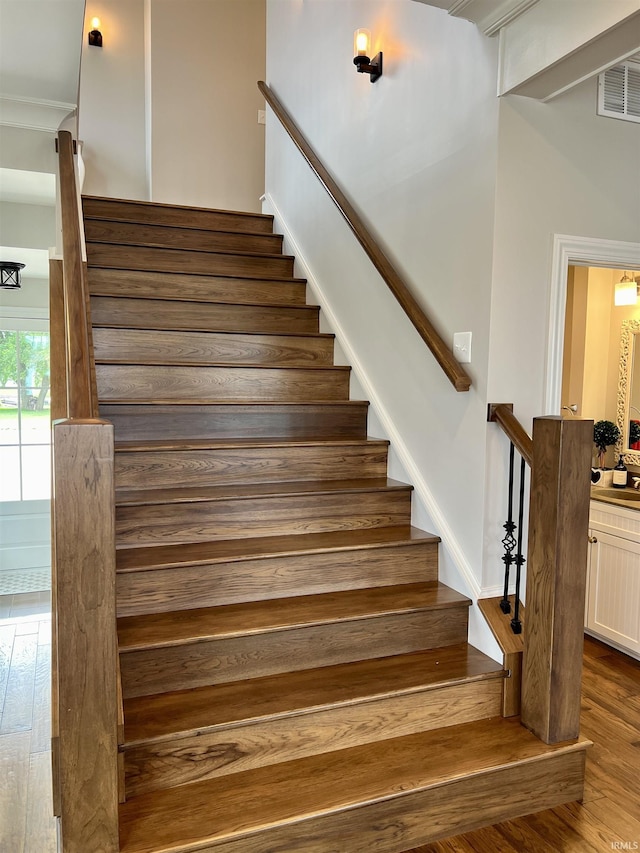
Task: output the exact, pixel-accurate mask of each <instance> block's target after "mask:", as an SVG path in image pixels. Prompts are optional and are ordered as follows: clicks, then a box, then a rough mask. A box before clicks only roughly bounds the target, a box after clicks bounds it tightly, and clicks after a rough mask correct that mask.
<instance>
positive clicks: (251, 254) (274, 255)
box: [87, 240, 295, 278]
mask: <svg viewBox="0 0 640 853" xmlns="http://www.w3.org/2000/svg"><path fill="white" fill-rule="evenodd" d="M91 246H118V247H119V248H122V249H127V250H131V251H135V250H136V249H153V250H154V251H156V252H158V253H163V256H164V257H169V255H170V254H172V255H173V256H174V257H178V256H179V255H190V256H196V257H206V256H207V255H229V256H232V257H236V258H252V259H254V260H265V261H266V260H269V261H272V260H281V261H294V260H295V258H294V256H293V255H285V254H283V253H281V252H256V251H240V250H238V249H222V248H213V249H182V248H179V247H175V246H166V245H156V244H154V243H144V242H140V243H120V242H118V241H117V240H87V249H88V250H90V247H91ZM88 266H90V267H102V266H103V264H102V263H101V262H100V261H97V260H95V259H94V260H91V259H89V261H88ZM117 269H127V267H120V266H118V267H117ZM279 277H280V278H281V277H282V276H279Z"/></svg>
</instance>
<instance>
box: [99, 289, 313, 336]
mask: <svg viewBox="0 0 640 853" xmlns="http://www.w3.org/2000/svg"><path fill="white" fill-rule="evenodd" d="M273 280H274V281H276V280H280V279H273ZM282 280H284V279H282ZM286 280H287V281H291V279H286ZM91 296H92V297H94V296H99V294H97V293H96V294H94V293H92V294H91ZM105 298H106V299H127V300H130V301H131V302H137V301H140V300H147V301H153V302H176V303H178V304H180V303H181V302H184V301H185V300H184V299H182V298H181V297H180V295H179V294H176V295H175V296H138V295H137V294H132V295H128V294H126V293H123V294H118V295H117V296H114V295H113V294H112V293H109V294H107V295H106V296H105ZM186 301H188V302H189V303H190V304H191V303H193V302H195V303H198V302H199V303H202V304H203V305H234V306H237V305H241V306H242V307H243V308H268V309H269V310H271V309H272V308H286V309H287V310H288V311H289V310H290V311H317V310H318V308H319V306H318V305H312V304H310V303H309V302H241V303H239V302H225V301H222V300H220V299H212V300H211V301H208V300H206V299H191V300H186ZM96 325H97V326H102V327H104V328H108V329H110V328H112V326H111V325H109V324H107V323H97V324H96ZM135 328H137V326H136V327H135ZM179 331H182V330H179ZM211 331H218V330H217V329H211ZM220 331H229V330H228V329H221V330H220ZM245 334H246V332H245ZM255 334H258V335H260V334H268V333H265V332H256V333H255ZM278 334H281V333H280V332H278ZM293 334H299V333H296V332H293ZM304 334H308V333H306V332H305V333H304ZM311 334H315V333H313V332H312V333H311Z"/></svg>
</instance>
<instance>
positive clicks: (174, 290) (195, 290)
mask: <svg viewBox="0 0 640 853" xmlns="http://www.w3.org/2000/svg"><path fill="white" fill-rule="evenodd" d="M88 276H89V292H90V293H91V294H92V295H94V294H95V295H100V294H101V295H103V296H137V297H141V298H142V297H144V298H147V299H176V298H180V299H187V300H191V301H196V302H197V301H198V300H201V301H202V302H240V303H248V304H251V303H257V304H261V303H270V302H274V303H276V304H282V303H291V304H293V305H304V304H305V302H306V284H305V282H304V281H300V280H297V281H296V280H291V281H286V280H283V281H278V280H273V279H272V280H270V279H264V280H261V279H259V278H239V277H238V278H228V277H225V276H206V275H186V274H185V275H181V274H180V273H169V272H164V273H163V272H145V271H144V270H108V269H101V268H100V267H94V268H93V269H89V271H88Z"/></svg>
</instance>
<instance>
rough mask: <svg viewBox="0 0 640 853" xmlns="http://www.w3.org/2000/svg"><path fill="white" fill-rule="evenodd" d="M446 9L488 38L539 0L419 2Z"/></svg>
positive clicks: (422, 0) (429, 0)
mask: <svg viewBox="0 0 640 853" xmlns="http://www.w3.org/2000/svg"><path fill="white" fill-rule="evenodd" d="M417 2H418V3H426V4H427V5H428V6H436V7H437V8H438V9H444V10H445V11H447V12H448V13H449V14H450V15H452V16H453V17H455V18H464V19H465V20H467V21H471V23H473V24H476V26H477V27H478V28H479V29H480V30H482V32H483V33H484V34H485V35H487V36H494V35H496V34H497V33H498V32H499V31H500V30H501V29H502V27H506V26H507V25H508V24H510V23H511V22H512V21H515V20H516V18H519V17H520V15H523V14H524V13H525V12H526V11H527V10H528V9H530V8H531V7H532V6H535V4H536V3H538V2H539V0H417Z"/></svg>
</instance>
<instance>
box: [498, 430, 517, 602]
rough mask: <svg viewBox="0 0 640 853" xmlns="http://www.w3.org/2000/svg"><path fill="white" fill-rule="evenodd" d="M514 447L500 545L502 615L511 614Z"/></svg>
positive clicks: (512, 448) (510, 457) (510, 458)
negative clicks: (510, 578) (502, 566)
mask: <svg viewBox="0 0 640 853" xmlns="http://www.w3.org/2000/svg"><path fill="white" fill-rule="evenodd" d="M514 450H515V448H514V446H513V442H512V443H511V450H510V451H509V509H508V512H507V520H506V522H505V523H504V524H503V525H502V526H503V527H504V529H505V530H506V531H507V533H506V536H505V537H504V539H503V540H502V544H503V546H504V555H503V557H502V562H503V563H504V595H503V597H502V601H501V602H500V610H502V612H503V613H511V603H510V601H509V572H510V570H511V566H512V565H513V562H514V560H515V557H514V555H513V549H514V548H515V547H516V540H515V539H514V536H513V533H514V531H515V529H516V526H515V524H514V522H513V455H514Z"/></svg>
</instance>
